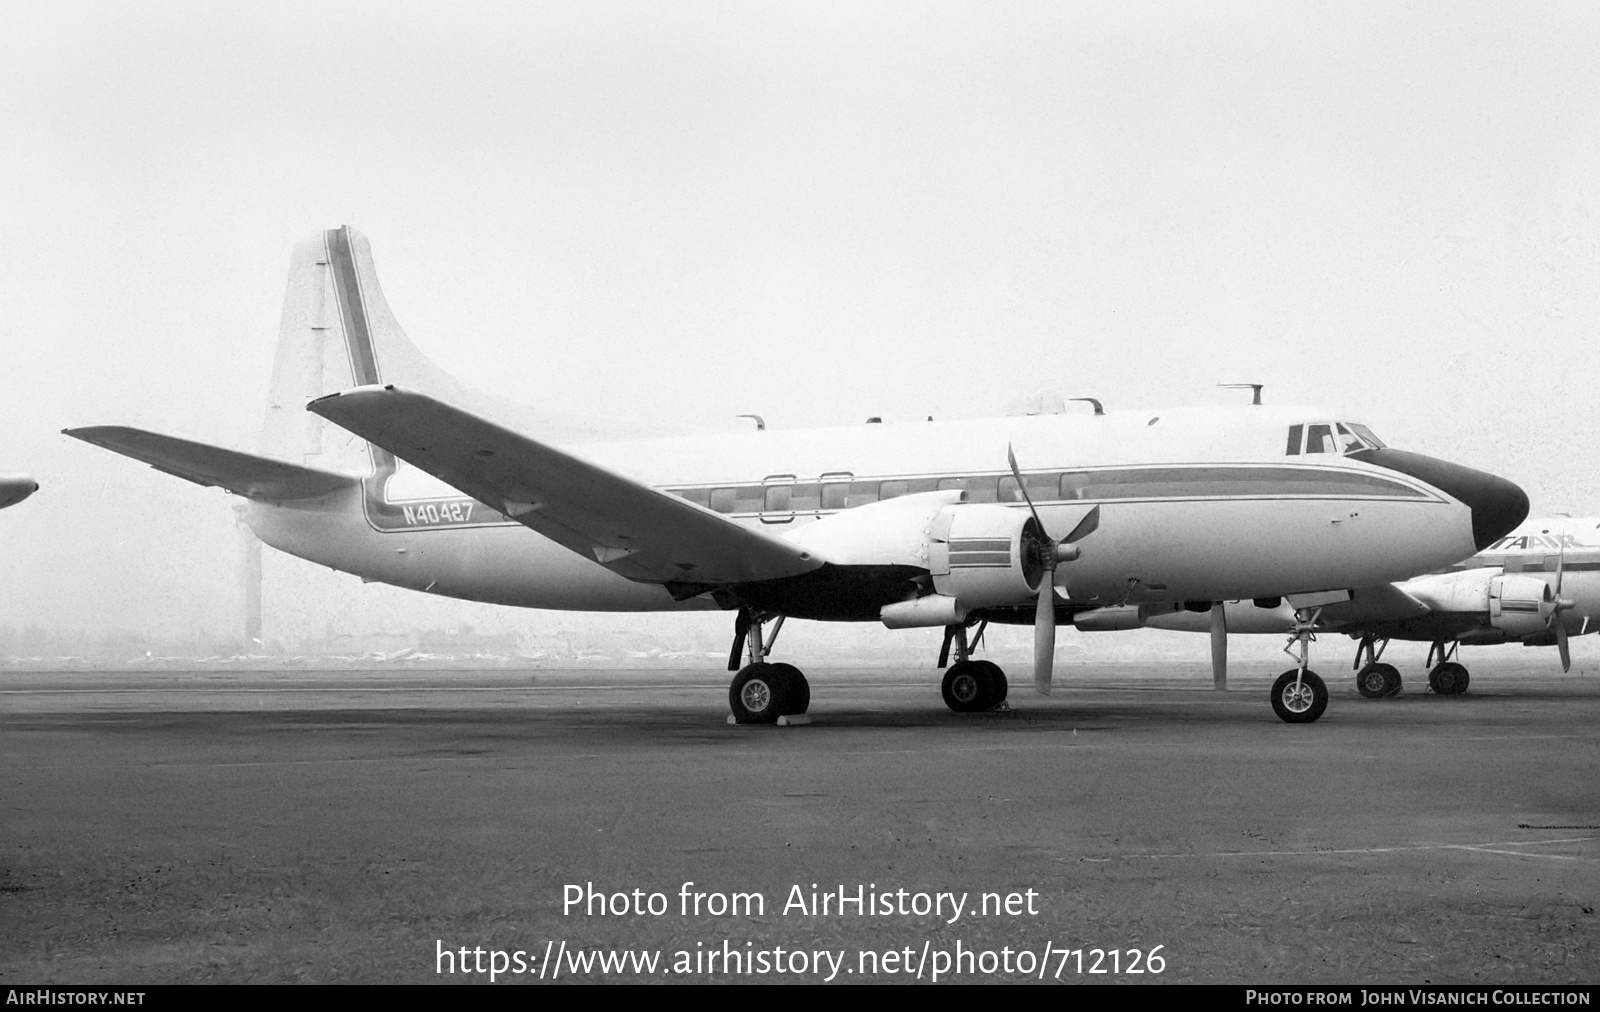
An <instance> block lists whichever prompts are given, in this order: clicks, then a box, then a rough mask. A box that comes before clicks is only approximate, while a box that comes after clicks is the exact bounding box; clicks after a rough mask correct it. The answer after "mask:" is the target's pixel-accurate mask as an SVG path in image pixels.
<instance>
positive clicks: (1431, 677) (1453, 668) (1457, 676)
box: [1428, 641, 1471, 696]
mask: <svg viewBox="0 0 1600 1012" xmlns="http://www.w3.org/2000/svg"><path fill="white" fill-rule="evenodd" d="M1458 646H1460V644H1458V643H1451V644H1450V645H1449V646H1448V647H1447V646H1445V644H1444V643H1442V642H1437V641H1436V642H1435V643H1434V644H1433V646H1431V647H1429V648H1428V664H1429V665H1430V666H1431V670H1430V671H1429V672H1428V687H1429V688H1431V689H1432V690H1433V691H1434V692H1435V693H1437V694H1438V695H1441V696H1459V695H1461V694H1462V693H1463V692H1466V691H1467V683H1468V682H1469V681H1471V679H1470V678H1469V677H1468V675H1467V669H1466V668H1465V667H1463V666H1462V665H1460V664H1458V663H1456V661H1455V656H1456V648H1457V647H1458ZM1435 655H1437V656H1438V658H1439V663H1438V664H1434V663H1433V658H1434V656H1435Z"/></svg>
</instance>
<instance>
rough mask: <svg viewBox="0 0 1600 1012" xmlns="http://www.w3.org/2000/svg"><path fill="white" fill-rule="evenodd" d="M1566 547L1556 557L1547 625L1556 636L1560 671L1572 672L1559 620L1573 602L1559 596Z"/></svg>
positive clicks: (1563, 576) (1570, 656)
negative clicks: (1554, 578) (1554, 588)
mask: <svg viewBox="0 0 1600 1012" xmlns="http://www.w3.org/2000/svg"><path fill="white" fill-rule="evenodd" d="M1566 569H1567V546H1566V545H1562V546H1561V554H1560V555H1558V556H1556V592H1555V600H1554V601H1553V602H1552V603H1551V608H1550V618H1549V619H1548V620H1547V622H1548V624H1549V625H1550V626H1551V627H1552V628H1554V630H1555V634H1556V649H1557V650H1559V651H1561V670H1562V671H1563V672H1567V671H1571V670H1572V651H1571V650H1570V649H1569V648H1568V647H1567V624H1566V623H1565V622H1563V621H1562V620H1561V613H1562V612H1564V611H1569V610H1571V608H1572V606H1573V602H1572V601H1571V600H1569V599H1567V598H1564V597H1562V596H1561V581H1562V579H1564V578H1565V576H1566Z"/></svg>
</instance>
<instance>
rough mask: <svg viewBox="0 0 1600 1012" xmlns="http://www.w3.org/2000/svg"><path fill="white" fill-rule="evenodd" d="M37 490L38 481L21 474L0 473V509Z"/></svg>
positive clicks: (12, 504) (19, 500) (14, 503)
mask: <svg viewBox="0 0 1600 1012" xmlns="http://www.w3.org/2000/svg"><path fill="white" fill-rule="evenodd" d="M37 491H39V483H38V482H36V481H34V480H33V479H32V478H29V477H27V476H26V475H21V474H0V510H3V509H5V508H6V507H7V506H15V505H16V504H17V503H19V502H21V501H22V500H24V499H26V498H28V496H30V495H33V494H34V493H35V492H37Z"/></svg>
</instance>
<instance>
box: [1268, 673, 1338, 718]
mask: <svg viewBox="0 0 1600 1012" xmlns="http://www.w3.org/2000/svg"><path fill="white" fill-rule="evenodd" d="M1299 674H1300V671H1299V669H1298V668H1290V669H1289V670H1288V671H1285V672H1284V673H1283V674H1281V675H1279V676H1278V680H1277V681H1276V682H1273V683H1272V711H1273V712H1274V713H1276V714H1277V715H1278V718H1279V719H1280V720H1283V721H1285V722H1287V723H1290V724H1309V723H1311V722H1312V721H1314V720H1316V719H1317V718H1318V717H1320V716H1322V711H1323V710H1326V709H1327V708H1328V686H1327V685H1326V684H1325V683H1324V682H1323V681H1322V678H1321V677H1320V676H1319V675H1318V674H1317V673H1316V672H1315V671H1312V670H1310V669H1309V668H1308V669H1306V673H1305V676H1304V677H1303V678H1301V679H1300V691H1299V692H1296V691H1295V684H1294V683H1295V679H1296V676H1298V675H1299Z"/></svg>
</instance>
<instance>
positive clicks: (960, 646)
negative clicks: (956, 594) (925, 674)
mask: <svg viewBox="0 0 1600 1012" xmlns="http://www.w3.org/2000/svg"><path fill="white" fill-rule="evenodd" d="M983 629H984V627H983V626H979V627H978V634H977V635H976V636H974V637H973V642H974V643H975V642H977V641H978V640H980V639H982V638H983ZM952 645H953V646H954V647H955V648H956V662H955V663H954V664H952V665H950V668H949V670H947V671H946V672H945V673H944V683H943V684H942V685H941V686H940V692H941V693H942V694H943V695H944V705H946V706H948V707H949V708H950V709H952V710H954V711H955V712H957V713H977V712H978V711H980V710H993V709H994V708H995V707H997V706H999V705H1000V704H1001V703H1004V702H1005V701H1006V690H1007V688H1008V686H1007V684H1006V673H1005V672H1004V671H1001V670H1000V665H998V664H995V663H994V662H993V661H975V660H973V659H972V648H971V647H970V646H969V645H968V644H967V627H966V626H965V625H947V626H945V627H944V646H943V647H941V648H940V650H939V666H940V667H941V668H942V667H944V666H945V662H947V661H948V660H949V659H950V647H951V646H952Z"/></svg>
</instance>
